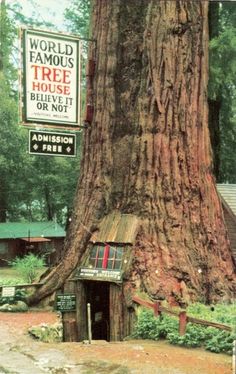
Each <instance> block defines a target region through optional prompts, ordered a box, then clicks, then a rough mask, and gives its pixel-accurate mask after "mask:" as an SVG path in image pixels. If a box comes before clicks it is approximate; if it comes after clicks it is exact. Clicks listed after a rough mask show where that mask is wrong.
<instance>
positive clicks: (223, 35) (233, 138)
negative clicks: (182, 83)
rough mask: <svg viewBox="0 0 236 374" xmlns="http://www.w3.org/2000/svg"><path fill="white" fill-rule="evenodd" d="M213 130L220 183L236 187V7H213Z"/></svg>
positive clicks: (230, 4) (211, 45)
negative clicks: (231, 184) (235, 185)
mask: <svg viewBox="0 0 236 374" xmlns="http://www.w3.org/2000/svg"><path fill="white" fill-rule="evenodd" d="M210 5H211V6H210V10H211V11H210V31H211V35H210V36H211V42H210V80H209V105H210V118H209V126H210V132H211V140H212V147H213V152H214V161H215V162H214V166H215V168H214V169H215V176H216V179H217V181H218V182H221V183H222V182H223V183H225V182H229V183H236V158H235V147H236V121H235V104H236V103H235V89H236V85H235V58H236V26H235V25H236V7H235V3H232V2H229V1H224V2H222V3H219V2H211V4H210Z"/></svg>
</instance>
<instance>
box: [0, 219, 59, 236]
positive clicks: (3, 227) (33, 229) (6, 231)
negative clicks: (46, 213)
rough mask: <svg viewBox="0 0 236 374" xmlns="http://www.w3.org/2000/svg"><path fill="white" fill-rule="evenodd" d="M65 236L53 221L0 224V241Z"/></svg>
mask: <svg viewBox="0 0 236 374" xmlns="http://www.w3.org/2000/svg"><path fill="white" fill-rule="evenodd" d="M65 235H66V233H65V230H64V229H63V228H62V227H61V226H60V225H58V224H57V223H55V222H53V221H46V222H4V223H0V239H17V238H28V237H30V238H36V237H45V238H61V237H65Z"/></svg>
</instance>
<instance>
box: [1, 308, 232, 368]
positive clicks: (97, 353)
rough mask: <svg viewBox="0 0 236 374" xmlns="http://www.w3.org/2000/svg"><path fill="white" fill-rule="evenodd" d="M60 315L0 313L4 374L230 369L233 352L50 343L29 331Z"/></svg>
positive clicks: (157, 344) (154, 344)
mask: <svg viewBox="0 0 236 374" xmlns="http://www.w3.org/2000/svg"><path fill="white" fill-rule="evenodd" d="M57 320H58V316H57V314H56V313H54V312H50V311H30V312H26V313H0V336H1V340H0V374H5V373H8V374H41V373H46V372H47V373H49V374H80V373H81V374H232V368H231V357H229V356H226V355H221V354H214V353H210V352H206V351H204V350H202V349H185V348H180V347H175V346H171V345H169V344H168V343H167V342H165V341H161V342H153V341H145V340H132V341H131V340H129V341H125V342H118V343H108V342H105V341H93V342H92V344H91V345H88V344H84V343H57V344H56V343H54V344H51V343H42V342H39V341H37V340H35V339H33V338H31V337H30V336H29V335H28V333H27V329H28V327H30V326H32V325H39V324H41V323H49V324H51V323H54V322H56V321H57Z"/></svg>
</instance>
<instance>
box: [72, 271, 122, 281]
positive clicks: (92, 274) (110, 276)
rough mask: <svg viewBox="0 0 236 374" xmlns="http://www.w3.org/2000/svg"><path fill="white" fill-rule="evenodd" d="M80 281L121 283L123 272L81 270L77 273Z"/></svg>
mask: <svg viewBox="0 0 236 374" xmlns="http://www.w3.org/2000/svg"><path fill="white" fill-rule="evenodd" d="M77 277H78V279H94V280H96V279H97V280H104V281H111V282H121V281H122V272H121V270H110V269H90V268H80V269H78V273H77Z"/></svg>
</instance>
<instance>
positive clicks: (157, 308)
mask: <svg viewBox="0 0 236 374" xmlns="http://www.w3.org/2000/svg"><path fill="white" fill-rule="evenodd" d="M132 300H133V301H134V302H135V303H137V304H139V305H142V306H144V307H146V308H149V309H153V311H154V315H155V316H156V317H157V316H159V315H160V314H161V313H167V314H170V315H172V316H175V317H178V318H179V334H180V335H184V334H185V332H186V328H187V323H188V322H191V323H196V324H199V325H203V326H211V327H215V328H217V329H221V330H226V331H232V328H231V327H230V326H227V325H222V324H221V323H216V322H212V321H205V320H203V319H199V318H195V317H190V316H188V315H187V313H186V311H185V310H183V311H181V312H176V311H174V310H171V309H168V308H166V307H164V306H162V305H161V302H160V301H156V302H154V303H152V302H150V301H146V300H143V299H141V298H140V297H139V296H133V298H132Z"/></svg>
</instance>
